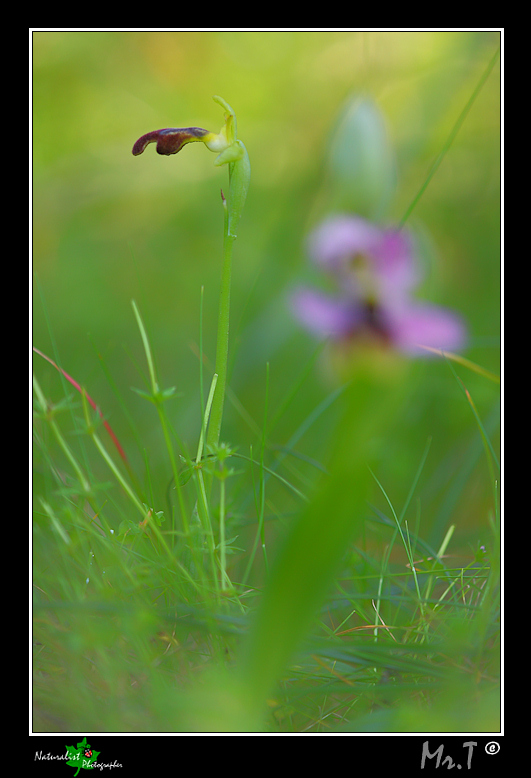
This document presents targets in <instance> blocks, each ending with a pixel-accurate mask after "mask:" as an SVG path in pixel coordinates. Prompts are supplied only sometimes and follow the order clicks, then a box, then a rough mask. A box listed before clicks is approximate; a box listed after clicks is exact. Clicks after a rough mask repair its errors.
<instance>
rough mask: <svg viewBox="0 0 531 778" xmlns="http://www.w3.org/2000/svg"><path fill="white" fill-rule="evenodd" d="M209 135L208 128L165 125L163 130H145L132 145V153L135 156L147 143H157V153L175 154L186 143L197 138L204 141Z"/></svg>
mask: <svg viewBox="0 0 531 778" xmlns="http://www.w3.org/2000/svg"><path fill="white" fill-rule="evenodd" d="M211 135H213V133H211V132H210V131H209V130H203V129H202V128H201V127H183V128H174V127H166V128H165V129H163V130H153V132H147V133H146V134H145V135H142V137H141V138H139V139H138V140H137V142H136V143H135V145H134V146H133V155H134V156H135V157H137V156H138V155H139V154H142V152H143V151H144V149H145V148H146V146H147V145H148V144H149V143H156V144H157V153H158V154H165V155H166V156H169V155H170V154H177V152H178V151H180V150H181V149H182V147H183V146H184V145H185V144H186V143H191V142H192V141H197V140H200V141H205V140H208V138H207V137H206V136H211Z"/></svg>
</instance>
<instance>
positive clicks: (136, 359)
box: [33, 31, 500, 542]
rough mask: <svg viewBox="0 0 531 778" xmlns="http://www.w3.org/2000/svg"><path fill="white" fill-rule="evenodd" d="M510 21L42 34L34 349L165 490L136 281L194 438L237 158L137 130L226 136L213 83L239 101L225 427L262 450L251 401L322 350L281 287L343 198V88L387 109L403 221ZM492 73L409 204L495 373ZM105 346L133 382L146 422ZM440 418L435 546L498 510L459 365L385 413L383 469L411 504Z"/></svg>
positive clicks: (439, 284) (37, 73) (431, 495)
mask: <svg viewBox="0 0 531 778" xmlns="http://www.w3.org/2000/svg"><path fill="white" fill-rule="evenodd" d="M499 37H500V36H499V33H497V32H473V31H471V32H350V31H336V32H304V31H300V32H296V31H285V32H284V31H279V32H238V31H212V32H206V31H198V32H172V31H163V32H152V31H131V32H116V31H95V32H84V31H79V32H68V31H66V32H34V33H33V252H34V254H33V259H34V261H33V266H34V272H35V274H36V277H37V278H38V284H39V287H37V286H35V292H34V314H33V316H34V318H33V327H34V345H35V346H36V347H37V348H39V349H41V350H42V351H44V352H45V353H47V354H49V355H50V356H52V357H54V356H55V357H57V358H58V359H59V361H60V364H61V366H62V367H63V368H64V369H65V370H66V371H67V372H68V373H69V374H70V375H72V376H73V377H74V378H75V379H76V380H77V381H78V382H79V383H81V384H82V385H83V386H85V387H86V389H87V391H88V392H89V393H90V394H91V396H92V397H93V398H94V399H95V400H96V401H97V403H98V404H99V405H100V407H101V408H102V410H103V412H104V414H105V416H106V417H107V418H108V419H109V421H110V422H111V424H112V426H113V428H114V430H115V432H116V434H117V435H118V438H119V439H120V441H121V442H122V445H124V447H125V448H126V450H127V453H128V455H129V457H130V459H131V460H132V462H133V465H134V466H135V467H136V468H137V469H138V471H139V472H141V471H142V469H143V462H142V456H143V454H142V448H144V447H145V448H146V450H147V452H148V456H149V461H150V467H151V468H152V471H153V473H155V474H156V477H159V478H160V484H161V489H162V488H163V486H162V485H163V484H167V483H168V480H169V478H170V475H171V474H170V472H169V466H168V462H167V454H166V452H165V449H164V447H163V445H162V437H161V433H160V430H159V427H158V424H157V422H156V414H155V411H154V409H153V408H152V407H150V406H148V405H146V403H145V401H143V400H142V399H141V398H139V397H138V396H137V395H136V394H135V393H134V392H131V391H130V387H131V386H137V387H141V386H142V382H141V378H140V376H139V373H138V366H140V367H141V369H142V370H144V371H145V358H144V355H143V350H142V345H141V341H140V337H139V333H138V330H137V328H136V325H135V322H134V317H133V312H132V308H131V299H133V298H134V299H135V300H136V301H137V303H138V305H139V308H140V310H141V312H142V315H143V317H144V319H145V321H146V324H147V327H148V331H149V334H150V338H151V344H152V347H153V349H154V353H155V356H156V360H157V365H158V369H159V374H160V378H161V383H162V385H163V387H167V386H177V389H178V391H179V392H181V393H182V397H181V398H180V399H179V400H176V401H173V403H172V405H171V414H172V421H173V423H174V425H175V428H176V429H177V430H178V431H179V434H180V435H181V437H182V438H183V439H184V440H185V441H186V443H187V444H188V445H189V446H190V448H191V449H192V450H193V449H194V448H195V446H196V441H197V435H198V430H199V426H198V425H199V399H198V396H199V395H198V385H199V382H198V374H199V371H198V359H197V344H198V339H199V310H200V289H201V287H202V286H204V290H205V291H204V348H205V352H206V354H207V356H208V357H209V358H210V360H211V361H212V362H213V360H214V356H215V332H216V322H217V300H218V291H219V281H220V272H221V241H222V226H223V213H222V208H221V202H220V188H223V187H225V186H226V184H227V171H226V168H215V167H214V165H213V161H214V155H213V154H211V153H209V152H208V151H207V150H206V149H205V148H204V147H203V145H202V144H192V145H191V146H189V147H187V148H186V149H184V150H183V152H181V153H180V154H179V155H178V156H176V157H162V156H158V155H157V154H156V153H155V150H154V147H148V149H147V151H146V153H145V154H144V155H143V156H141V157H138V158H135V157H133V156H132V154H131V148H132V145H133V143H134V141H135V140H136V139H137V138H138V137H139V136H140V135H142V134H144V133H146V132H148V131H150V130H154V129H159V128H162V127H168V126H173V127H179V126H199V127H205V128H207V129H209V130H214V131H216V132H217V131H218V130H219V128H220V127H221V125H222V121H223V117H222V115H221V111H220V110H219V107H218V106H217V105H216V104H215V103H214V102H213V101H212V95H214V94H219V95H221V96H222V97H224V98H225V100H227V101H228V102H229V103H230V104H231V105H232V107H233V108H234V110H235V111H236V114H237V117H238V130H239V136H240V137H241V139H242V140H243V141H244V142H245V144H246V146H247V149H248V152H249V156H250V160H251V166H252V180H251V188H250V192H249V197H248V201H247V205H246V209H245V212H244V216H243V219H242V222H241V224H240V228H239V233H238V240H237V241H236V243H235V249H234V266H233V267H234V269H233V296H232V332H231V358H232V371H231V376H230V386H231V388H232V390H233V391H234V392H235V394H236V396H237V397H238V399H239V401H240V403H241V405H242V406H243V408H244V409H245V414H246V415H244V416H242V415H241V414H239V413H238V412H237V411H236V410H235V409H234V408H233V407H232V406H230V405H228V406H227V411H226V416H225V422H224V429H223V434H222V437H223V438H224V439H226V440H228V441H229V442H230V443H232V444H234V445H237V446H239V447H240V450H242V451H243V452H245V453H248V446H249V444H250V443H253V444H254V445H256V443H257V440H259V434H258V435H257V431H256V429H254V428H253V425H252V424H250V423H249V419H252V420H254V421H255V422H256V423H257V424H258V425H260V423H261V419H262V416H263V408H264V397H265V389H264V385H265V373H266V367H265V366H266V363H267V362H269V363H270V401H269V402H270V415H271V417H273V416H274V415H275V413H276V412H277V411H278V409H279V408H280V407H281V404H282V402H283V400H284V398H285V397H286V395H287V394H288V393H289V391H290V389H291V388H292V387H293V386H294V384H295V383H296V382H297V381H298V379H299V377H300V376H301V374H302V373H303V371H304V370H305V368H306V365H307V363H308V360H309V359H310V357H311V355H312V353H313V352H314V350H315V345H316V344H315V342H314V341H312V339H311V338H310V337H309V336H308V335H307V334H306V333H305V332H304V331H302V330H301V328H300V326H299V325H298V324H297V323H296V322H295V321H294V320H293V318H292V316H291V314H290V311H289V307H288V304H287V299H288V294H289V291H290V289H291V288H292V287H293V286H294V285H295V284H297V283H298V282H299V281H300V280H302V279H304V276H305V274H307V272H308V270H307V255H306V252H305V239H306V236H307V234H308V231H309V230H310V229H311V227H312V226H313V225H314V224H315V223H316V221H318V220H319V219H320V218H322V217H324V216H326V215H327V212H328V211H327V208H328V205H327V204H328V203H329V202H330V200H331V199H332V198H333V192H330V191H327V177H326V175H325V172H324V162H325V157H326V151H327V143H328V141H329V138H330V136H331V133H332V132H333V129H334V127H335V124H336V122H337V119H338V117H339V116H340V114H341V112H342V110H343V108H344V105H345V101H347V100H348V99H350V98H351V97H352V96H353V95H355V94H360V93H364V94H367V95H369V96H370V97H371V98H372V100H373V101H374V102H375V104H376V105H377V106H378V108H379V110H380V111H381V113H382V115H383V116H384V117H385V120H386V123H387V132H388V138H389V142H390V144H391V146H392V147H393V148H394V153H395V158H396V168H397V186H396V192H395V195H394V198H393V200H392V202H391V204H390V208H389V212H388V213H387V214H386V216H387V218H388V219H389V220H391V221H393V220H395V221H398V220H400V219H401V218H402V216H403V215H404V213H405V211H406V210H407V208H408V206H409V204H410V203H411V201H412V199H413V197H414V196H415V194H416V193H417V191H418V189H419V188H420V186H421V185H422V183H423V181H424V180H425V177H426V175H427V173H428V171H429V169H430V166H431V164H432V163H433V161H434V160H435V159H436V157H437V155H438V154H439V153H440V151H441V150H442V147H443V145H444V143H445V141H446V140H447V138H448V135H449V133H450V132H451V130H452V128H453V126H454V124H455V122H456V120H457V118H458V116H459V115H460V113H461V111H462V110H463V108H464V106H465V104H466V103H467V101H468V99H469V98H470V96H471V94H472V92H473V90H474V88H475V86H476V84H477V82H478V80H479V78H480V77H481V74H482V73H483V72H484V70H485V68H486V66H487V64H488V62H489V61H490V60H491V58H492V56H493V54H494V52H495V50H496V48H497V46H498V45H499ZM499 78H500V70H499V63H497V64H496V66H495V67H494V69H493V71H492V73H491V75H490V77H489V79H488V80H487V82H486V84H485V85H484V87H483V89H482V91H481V93H480V94H479V96H478V99H477V100H476V102H475V103H474V105H473V107H472V109H471V111H470V113H469V114H468V116H467V119H466V121H465V123H464V125H463V127H462V128H461V130H460V132H459V134H458V136H457V138H456V139H455V141H454V143H453V145H452V147H451V149H450V151H449V153H448V154H447V156H446V158H445V159H444V161H443V163H442V165H441V167H440V168H439V170H438V171H437V173H436V175H435V177H434V178H433V180H432V181H431V183H430V185H429V187H428V189H427V190H426V192H425V193H424V195H423V197H422V198H421V200H420V202H419V203H418V205H417V207H416V208H415V211H414V213H413V216H412V217H411V219H410V220H409V222H408V225H409V227H410V228H411V229H414V230H418V231H419V233H420V234H421V235H422V240H423V243H424V245H426V246H427V247H428V250H427V252H426V257H424V258H422V259H423V260H424V261H425V263H426V265H427V274H426V279H425V281H424V283H423V287H422V288H421V289H420V290H419V296H421V297H424V298H426V299H429V300H431V301H432V302H436V303H439V304H443V305H446V306H448V307H451V308H452V309H454V310H456V311H458V312H459V313H461V315H462V316H463V317H464V318H465V319H466V321H467V324H468V327H469V331H470V346H469V348H468V349H467V352H466V356H467V357H468V358H470V359H472V360H474V361H476V362H478V363H479V364H481V365H482V366H484V367H486V368H487V369H489V370H492V371H495V372H498V371H499V318H500V310H499V297H500V180H499V176H500V83H499ZM39 289H40V290H42V295H43V298H44V301H45V309H46V312H47V313H46V315H47V317H48V321H49V326H48V323H47V322H46V316H45V313H44V310H43V305H42V301H41V293H40V291H39ZM50 331H51V335H50ZM52 338H53V341H54V343H55V346H54V345H53V344H52ZM55 349H57V350H55ZM100 357H101V359H100ZM102 364H104V365H105V366H107V368H108V370H109V371H110V374H111V376H112V379H113V381H114V382H115V384H116V386H117V388H118V390H119V391H120V392H121V393H122V394H123V396H124V397H125V398H126V404H127V409H128V411H129V413H130V415H131V417H132V418H133V419H134V422H135V425H136V430H137V432H138V437H137V439H136V440H135V435H136V433H135V434H133V431H132V426H131V425H130V423H129V421H128V418H127V415H126V414H124V412H123V408H122V406H121V404H120V401H119V399H118V398H117V396H116V395H115V393H114V392H113V391H112V389H111V388H110V386H109V382H108V379H107V377H106V375H105V372H104V370H102ZM319 365H320V363H319V362H317V363H316V365H315V367H314V369H313V370H312V372H311V373H310V378H309V380H308V381H306V383H305V384H304V386H303V387H302V389H301V390H300V392H299V393H298V395H297V401H296V402H294V403H292V405H291V406H290V407H289V409H288V411H287V412H286V413H285V414H284V415H283V416H282V418H281V419H280V421H279V424H278V425H277V426H276V427H275V429H274V430H273V431H272V433H271V438H270V442H271V443H274V444H276V445H278V446H282V445H285V444H286V442H287V441H288V440H289V438H290V436H291V435H292V434H293V432H294V431H295V430H296V429H297V428H298V427H299V425H300V424H301V423H302V422H303V421H304V419H306V418H307V416H308V414H309V413H310V412H311V411H312V409H313V408H314V407H315V405H316V404H317V403H318V402H320V400H322V399H323V398H324V397H325V396H326V395H327V394H328V393H329V392H330V391H331V389H332V388H333V383H331V381H330V378H329V377H327V376H326V375H324V374H323V372H322V371H321V370H320V367H319ZM35 367H36V370H37V374H38V376H39V380H40V381H41V384H42V386H43V388H44V391H45V392H46V394H47V395H48V396H50V397H51V398H55V399H57V398H58V397H60V396H61V390H60V380H59V376H58V375H57V374H56V373H55V371H54V370H53V369H52V368H51V367H50V366H49V365H48V364H47V363H45V362H44V361H42V360H40V358H39V357H36V358H35ZM458 372H459V374H460V375H461V377H462V378H463V380H464V381H465V384H466V386H467V388H468V389H469V390H470V392H471V395H472V397H473V399H474V401H475V403H476V407H477V409H478V413H479V415H480V417H481V418H482V419H483V421H484V422H485V424H486V427H487V430H488V431H489V433H490V434H491V435H492V436H495V435H496V419H497V410H496V409H497V395H498V387H497V386H496V385H494V384H492V383H490V382H488V381H487V380H485V379H484V378H482V377H480V376H478V375H476V374H474V373H470V372H468V371H466V370H464V369H463V368H459V369H458ZM207 375H208V380H209V379H210V372H209V373H208V374H207ZM331 413H332V412H331ZM331 413H330V414H325V415H324V416H323V417H321V418H320V419H319V421H318V423H317V424H316V425H315V426H314V427H313V428H312V429H311V430H310V431H309V432H308V433H307V435H306V436H305V437H304V438H303V440H302V441H301V443H300V444H299V446H298V448H299V450H300V451H301V452H302V453H304V454H306V455H308V456H311V457H314V458H316V459H318V458H319V450H320V447H321V444H322V440H323V439H325V438H326V435H327V432H328V429H330V428H331V427H332V420H331ZM428 436H432V437H433V443H432V447H431V451H430V456H429V459H428V462H427V465H426V469H425V472H424V475H423V482H422V490H423V491H422V495H423V497H422V499H423V522H424V521H426V522H427V523H428V526H427V530H428V531H427V533H426V534H427V535H429V536H431V537H430V539H431V540H432V541H433V542H436V541H437V540H440V539H441V537H442V536H443V535H444V532H445V531H446V528H447V526H448V524H449V523H456V524H457V526H458V527H459V529H460V530H461V531H462V532H464V537H466V535H467V532H470V533H471V536H472V537H474V538H477V533H478V530H479V531H480V535H481V532H482V531H485V532H487V522H486V514H487V512H488V510H490V509H491V507H492V505H491V494H490V491H489V489H488V488H487V487H486V472H487V471H486V465H485V461H484V458H483V452H482V447H481V441H480V439H479V435H478V431H477V426H476V424H475V421H474V419H473V416H472V413H471V410H470V407H469V406H468V404H467V402H466V400H464V398H463V394H462V393H461V391H460V388H459V386H458V384H457V382H456V381H455V379H454V377H453V376H452V375H451V372H450V370H449V368H448V366H447V365H446V364H444V362H436V361H433V360H429V361H419V362H418V363H417V364H416V365H415V370H414V372H413V378H412V380H411V385H410V390H409V400H408V402H407V403H406V406H405V408H404V412H403V414H401V415H400V418H397V419H396V421H395V426H394V428H393V429H391V430H389V443H388V445H387V446H386V448H385V454H384V455H383V459H382V461H381V462H380V467H379V470H378V477H379V478H380V480H381V481H382V483H384V484H385V487H386V490H387V491H388V494H390V496H391V497H392V499H393V500H396V502H397V504H398V505H401V504H403V502H404V499H405V497H406V495H407V493H408V491H409V488H410V485H411V482H412V479H413V476H414V473H415V471H416V469H417V466H418V464H419V461H420V459H421V456H422V452H423V450H424V447H425V444H426V440H427V437H428ZM139 441H140V444H138V442H139ZM427 539H428V538H427Z"/></svg>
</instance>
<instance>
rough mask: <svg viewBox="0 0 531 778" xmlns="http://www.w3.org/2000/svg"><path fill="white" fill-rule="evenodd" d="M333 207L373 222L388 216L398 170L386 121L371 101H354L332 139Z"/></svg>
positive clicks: (359, 97) (330, 167)
mask: <svg viewBox="0 0 531 778" xmlns="http://www.w3.org/2000/svg"><path fill="white" fill-rule="evenodd" d="M328 173H329V176H330V180H329V183H330V189H331V190H332V198H333V203H332V207H333V208H334V209H336V210H346V211H352V212H354V213H358V214H360V215H361V216H365V217H368V218H371V219H376V218H378V217H381V216H382V214H384V213H385V211H386V209H387V207H388V205H389V203H390V201H391V197H392V195H393V192H394V189H395V185H396V168H395V159H394V152H393V150H392V146H391V144H390V142H389V139H388V134H387V128H386V125H385V120H384V117H383V115H382V113H381V111H380V109H379V108H378V106H377V105H376V103H375V102H374V100H372V99H371V98H370V97H367V96H363V95H359V96H355V97H353V98H351V99H350V100H349V102H348V103H347V106H346V108H345V110H344V112H343V114H342V116H341V118H340V119H339V121H338V125H337V128H336V130H335V132H334V134H333V136H332V140H331V143H330V151H329V157H328Z"/></svg>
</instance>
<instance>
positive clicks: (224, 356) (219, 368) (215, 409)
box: [207, 202, 234, 446]
mask: <svg viewBox="0 0 531 778" xmlns="http://www.w3.org/2000/svg"><path fill="white" fill-rule="evenodd" d="M223 205H224V208H225V228H224V234H223V268H222V273H221V290H220V295H219V314H218V335H217V343H216V367H215V370H216V373H217V376H218V380H217V384H216V391H215V393H214V399H213V402H212V409H211V412H210V423H209V425H208V435H207V446H213V445H216V444H217V443H219V437H220V433H221V422H222V419H223V406H224V403H225V388H226V385H227V365H228V358H229V322H230V289H231V276H232V246H233V244H234V237H233V236H231V235H229V231H228V222H229V220H228V210H227V204H226V203H225V202H224V204H223Z"/></svg>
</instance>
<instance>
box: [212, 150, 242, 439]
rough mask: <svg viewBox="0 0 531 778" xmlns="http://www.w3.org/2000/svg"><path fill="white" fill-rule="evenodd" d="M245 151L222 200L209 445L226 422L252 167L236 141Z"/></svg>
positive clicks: (231, 166)
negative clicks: (235, 257)
mask: <svg viewBox="0 0 531 778" xmlns="http://www.w3.org/2000/svg"><path fill="white" fill-rule="evenodd" d="M236 144H237V145H238V146H239V148H240V149H241V151H242V155H241V157H240V159H238V160H236V161H235V162H230V163H229V197H228V202H227V200H226V199H225V197H223V195H222V198H223V208H224V212H225V215H224V226H223V268H222V274H221V290H220V297H219V315H218V335H217V345H216V373H217V375H218V382H217V385H216V391H215V394H214V400H213V402H212V410H211V414H210V424H209V428H208V435H207V446H215V445H217V444H218V443H219V438H220V433H221V423H222V420H223V405H224V402H225V390H226V385H227V365H228V356H229V320H230V289H231V276H232V247H233V245H234V241H235V239H236V229H237V226H238V222H239V221H240V217H241V214H242V211H243V206H244V204H245V200H246V197H247V191H248V188H249V180H250V175H251V167H250V164H249V155H248V154H247V149H246V148H245V146H244V144H243V143H242V142H241V141H235V145H236Z"/></svg>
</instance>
